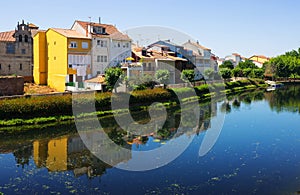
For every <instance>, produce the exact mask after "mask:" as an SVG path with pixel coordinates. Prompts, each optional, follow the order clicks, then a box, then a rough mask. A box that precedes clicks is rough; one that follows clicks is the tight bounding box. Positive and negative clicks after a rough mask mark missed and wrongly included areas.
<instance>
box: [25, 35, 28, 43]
mask: <svg viewBox="0 0 300 195" xmlns="http://www.w3.org/2000/svg"><path fill="white" fill-rule="evenodd" d="M25 42H26V43H27V42H28V36H27V35H25Z"/></svg>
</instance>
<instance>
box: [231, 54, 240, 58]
mask: <svg viewBox="0 0 300 195" xmlns="http://www.w3.org/2000/svg"><path fill="white" fill-rule="evenodd" d="M232 55H233V56H240V57H241V55H240V54H238V53H232Z"/></svg>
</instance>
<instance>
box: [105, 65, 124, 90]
mask: <svg viewBox="0 0 300 195" xmlns="http://www.w3.org/2000/svg"><path fill="white" fill-rule="evenodd" d="M123 78H124V74H123V71H122V69H121V68H107V69H106V70H105V82H106V84H107V89H108V90H110V91H112V90H113V89H116V88H117V87H118V86H120V84H121V83H122V81H123Z"/></svg>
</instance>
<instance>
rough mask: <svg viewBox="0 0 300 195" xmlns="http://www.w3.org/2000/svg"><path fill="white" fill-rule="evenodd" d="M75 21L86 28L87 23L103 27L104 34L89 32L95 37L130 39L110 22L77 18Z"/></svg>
mask: <svg viewBox="0 0 300 195" xmlns="http://www.w3.org/2000/svg"><path fill="white" fill-rule="evenodd" d="M76 22H77V23H78V24H79V25H80V26H81V27H82V28H84V29H87V28H88V25H91V26H99V27H102V28H105V32H106V34H94V33H91V34H92V35H93V36H96V37H110V38H112V39H117V40H131V39H130V38H129V36H128V35H126V34H123V33H121V32H120V31H119V30H118V29H117V28H116V27H115V26H114V25H111V24H100V23H95V22H84V21H78V20H76V21H75V23H76Z"/></svg>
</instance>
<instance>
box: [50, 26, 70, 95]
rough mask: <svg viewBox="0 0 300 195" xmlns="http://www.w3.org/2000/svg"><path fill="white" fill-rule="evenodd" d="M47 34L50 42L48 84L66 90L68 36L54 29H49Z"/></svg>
mask: <svg viewBox="0 0 300 195" xmlns="http://www.w3.org/2000/svg"><path fill="white" fill-rule="evenodd" d="M46 35H47V44H48V85H49V86H50V87H52V88H55V89H56V90H58V91H61V92H64V91H65V83H66V76H67V70H68V54H67V48H68V47H67V38H66V37H64V36H63V35H61V34H59V33H57V32H55V31H54V30H52V29H49V30H48V31H47V33H46Z"/></svg>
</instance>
